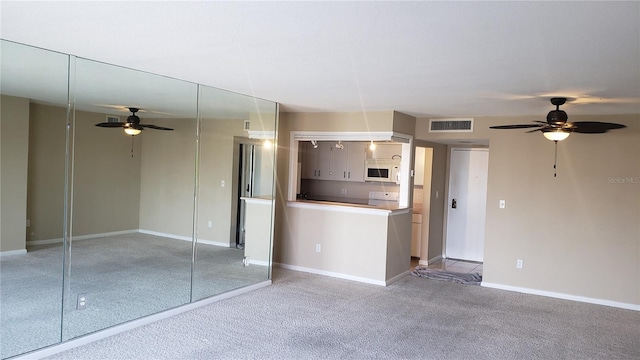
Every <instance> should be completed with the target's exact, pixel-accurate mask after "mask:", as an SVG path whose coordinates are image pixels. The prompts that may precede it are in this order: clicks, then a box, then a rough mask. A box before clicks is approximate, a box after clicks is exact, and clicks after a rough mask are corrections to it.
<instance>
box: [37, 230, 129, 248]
mask: <svg viewBox="0 0 640 360" xmlns="http://www.w3.org/2000/svg"><path fill="white" fill-rule="evenodd" d="M137 232H138V229H131V230H121V231H111V232H106V233H97V234H89V235H79V236H74V235H72V237H71V238H72V240H73V241H77V240H89V239H96V238H101V237H107V236H116V235H125V234H135V233H137ZM61 242H63V239H62V238H57V239H47V240H34V241H27V245H48V244H58V243H61Z"/></svg>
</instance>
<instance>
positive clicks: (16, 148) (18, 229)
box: [0, 96, 29, 254]
mask: <svg viewBox="0 0 640 360" xmlns="http://www.w3.org/2000/svg"><path fill="white" fill-rule="evenodd" d="M0 109H1V110H2V114H1V119H2V121H1V122H0V129H1V130H0V136H1V137H2V139H1V141H0V146H1V149H0V154H2V155H1V156H2V160H1V161H0V164H1V166H2V168H1V170H0V172H1V173H2V183H1V184H2V185H1V186H2V189H1V190H0V193H2V205H1V206H2V208H1V209H0V251H2V253H3V254H9V253H18V252H25V250H26V236H27V235H26V228H25V224H26V219H27V209H26V204H27V201H26V199H27V150H28V149H27V147H28V144H29V141H28V137H29V101H28V100H27V99H22V98H17V97H9V96H2V106H1V107H0Z"/></svg>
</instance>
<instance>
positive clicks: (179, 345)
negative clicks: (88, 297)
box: [49, 268, 640, 360]
mask: <svg viewBox="0 0 640 360" xmlns="http://www.w3.org/2000/svg"><path fill="white" fill-rule="evenodd" d="M638 339H640V313H639V312H635V311H631V310H623V309H616V308H611V307H606V306H600V305H592V304H585V303H578V302H572V301H567V300H560V299H552V298H545V297H541V296H535V295H527V294H520V293H515V292H508V291H502V290H497V289H489V288H483V287H479V286H465V285H460V284H456V283H451V282H444V281H425V279H421V278H417V277H413V276H406V277H404V278H403V279H401V280H399V281H397V282H395V283H393V284H392V285H391V286H389V287H380V286H375V285H367V284H360V283H355V282H350V281H347V280H340V279H335V278H329V277H324V276H319V275H312V274H306V273H300V272H295V271H291V270H284V269H278V268H276V269H274V284H273V285H272V286H268V287H266V288H262V289H259V290H256V291H253V292H250V293H247V294H243V295H240V296H237V297H234V298H231V299H227V300H223V301H220V302H217V303H214V304H211V305H207V306H204V307H202V308H198V309H195V310H193V311H190V312H186V313H183V314H180V315H177V316H174V317H172V318H169V319H165V320H162V321H159V322H156V323H153V324H150V325H147V326H144V327H140V328H137V329H134V330H131V331H128V332H125V333H121V334H118V335H115V336H113V337H110V338H107V339H104V340H101V341H97V342H94V343H91V344H88V345H85V346H82V347H79V348H75V349H71V350H68V351H66V352H63V353H60V354H57V355H54V356H52V357H50V358H49V359H51V360H55V359H59V360H73V359H77V360H86V359H95V360H98V359H638V358H640V341H638Z"/></svg>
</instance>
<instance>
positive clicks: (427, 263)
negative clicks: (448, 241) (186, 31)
mask: <svg viewBox="0 0 640 360" xmlns="http://www.w3.org/2000/svg"><path fill="white" fill-rule="evenodd" d="M430 262H431V260H429V261H425V260H420V261H418V265H424V266H429V263H430Z"/></svg>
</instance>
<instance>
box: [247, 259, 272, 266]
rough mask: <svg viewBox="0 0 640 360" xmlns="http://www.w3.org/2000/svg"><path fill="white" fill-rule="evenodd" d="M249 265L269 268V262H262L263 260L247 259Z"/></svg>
mask: <svg viewBox="0 0 640 360" xmlns="http://www.w3.org/2000/svg"><path fill="white" fill-rule="evenodd" d="M249 264H250V265H257V266H269V262H268V261H263V260H252V259H249Z"/></svg>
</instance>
